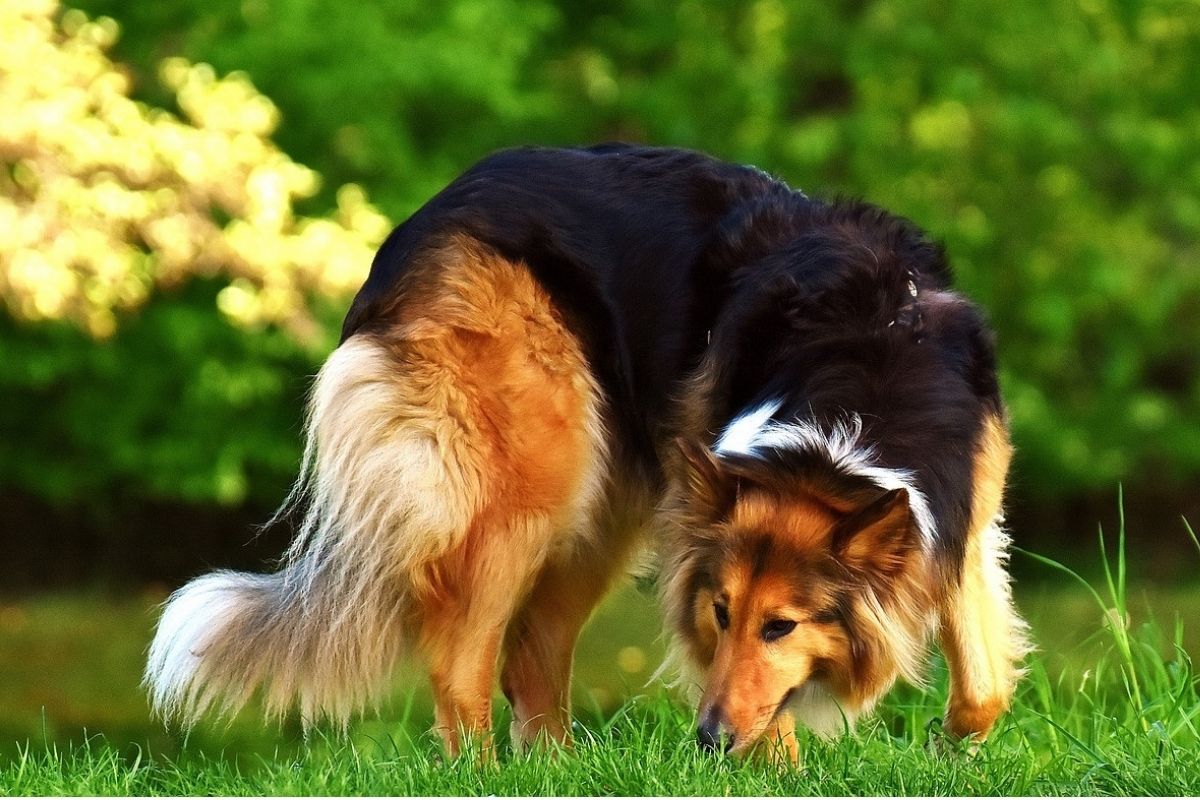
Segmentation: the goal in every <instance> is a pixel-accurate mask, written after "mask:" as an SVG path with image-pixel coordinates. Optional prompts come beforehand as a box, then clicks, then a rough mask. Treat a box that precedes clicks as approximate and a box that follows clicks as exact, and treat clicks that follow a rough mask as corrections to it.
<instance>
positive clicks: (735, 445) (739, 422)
mask: <svg viewBox="0 0 1200 800" xmlns="http://www.w3.org/2000/svg"><path fill="white" fill-rule="evenodd" d="M780 405H782V403H780V401H778V400H768V401H767V402H765V403H763V404H762V405H760V406H759V407H758V408H756V409H754V410H752V411H747V412H746V413H744V414H741V415H739V416H738V417H735V418H734V420H733V421H732V422H730V423H729V425H727V426H726V427H725V432H724V433H722V434H721V438H720V440H718V441H717V447H716V451H717V453H743V454H746V455H749V454H750V451H751V449H753V447H754V445H755V442H756V440H757V439H758V437H759V436H761V435H762V432H763V428H764V426H765V425H766V424H767V423H768V422H769V421H770V419H771V415H772V414H774V413H775V412H776V411H778V410H779V406H780Z"/></svg>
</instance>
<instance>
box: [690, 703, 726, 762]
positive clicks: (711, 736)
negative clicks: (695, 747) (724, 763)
mask: <svg viewBox="0 0 1200 800" xmlns="http://www.w3.org/2000/svg"><path fill="white" fill-rule="evenodd" d="M696 741H698V742H699V743H700V747H701V748H703V749H704V750H707V751H708V752H710V753H716V752H724V753H728V752H729V748H731V747H733V733H732V732H730V731H729V729H728V728H726V727H725V726H724V725H722V724H721V710H720V709H719V708H712V709H710V710H709V711H708V713H707V714H705V715H704V716H703V717H701V719H700V727H698V728H696Z"/></svg>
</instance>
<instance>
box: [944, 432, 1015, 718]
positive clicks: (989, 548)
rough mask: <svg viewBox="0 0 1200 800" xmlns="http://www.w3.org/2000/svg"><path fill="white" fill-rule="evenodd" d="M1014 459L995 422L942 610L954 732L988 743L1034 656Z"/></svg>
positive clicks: (979, 458) (980, 457)
mask: <svg viewBox="0 0 1200 800" xmlns="http://www.w3.org/2000/svg"><path fill="white" fill-rule="evenodd" d="M1011 457H1012V446H1011V445H1010V444H1009V440H1008V431H1007V429H1006V428H1005V425H1004V423H1003V422H1002V421H1001V420H1000V419H999V418H998V417H995V416H991V417H988V418H987V420H986V421H985V423H984V429H983V433H982V436H981V438H980V445H979V450H978V452H977V454H976V457H975V469H974V473H975V474H974V499H973V503H972V510H971V525H970V530H969V532H968V538H967V547H966V554H965V557H964V560H963V564H962V572H961V577H960V580H959V583H958V585H957V586H956V587H955V588H954V589H952V590H951V591H950V592H949V594H948V596H947V598H946V601H945V603H944V606H943V610H942V615H941V617H942V624H941V644H942V650H943V652H944V653H945V656H946V663H947V665H948V666H949V669H950V699H949V703H948V704H947V708H946V728H947V730H948V731H949V732H950V733H951V735H953V736H955V737H959V738H962V737H967V736H970V737H972V738H974V739H976V740H979V741H982V740H983V739H984V738H986V737H987V735H988V733H989V732H990V731H991V729H992V726H993V725H994V724H995V722H996V719H997V718H998V717H999V716H1000V714H1002V713H1003V712H1004V711H1006V710H1007V709H1008V707H1009V705H1010V704H1011V702H1012V695H1013V692H1014V690H1015V687H1016V683H1017V680H1018V679H1019V678H1020V676H1021V669H1020V667H1019V662H1020V660H1021V659H1022V658H1023V657H1024V656H1025V654H1026V653H1028V652H1029V649H1030V645H1029V640H1028V629H1027V626H1026V624H1025V622H1024V620H1022V619H1021V617H1020V616H1019V615H1018V613H1017V610H1016V608H1015V606H1014V605H1013V600H1012V589H1011V586H1010V582H1009V577H1008V573H1007V571H1006V569H1005V562H1006V561H1007V558H1008V553H1007V550H1008V543H1009V539H1008V535H1007V534H1006V533H1005V532H1004V530H1003V529H1002V528H1001V527H1000V522H999V519H998V517H999V514H1000V506H1001V502H1002V500H1003V494H1004V482H1005V478H1006V476H1007V473H1008V464H1009V461H1010V459H1011Z"/></svg>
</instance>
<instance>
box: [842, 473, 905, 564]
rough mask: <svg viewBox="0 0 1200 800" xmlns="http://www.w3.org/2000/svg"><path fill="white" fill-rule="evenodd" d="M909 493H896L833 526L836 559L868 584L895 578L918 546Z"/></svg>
mask: <svg viewBox="0 0 1200 800" xmlns="http://www.w3.org/2000/svg"><path fill="white" fill-rule="evenodd" d="M917 537H918V534H917V530H916V526H915V524H914V520H913V515H912V510H911V509H910V508H909V502H908V491H907V490H905V489H893V490H891V491H889V492H885V493H884V494H882V495H880V496H879V497H878V498H876V499H875V500H873V501H871V502H870V503H868V504H867V505H865V506H863V507H862V508H860V509H858V510H856V511H852V512H850V513H849V514H847V515H846V516H845V517H843V518H842V519H841V520H839V521H838V522H837V524H836V525H834V528H833V539H832V548H833V554H834V557H835V558H837V560H838V561H839V562H840V563H841V564H842V565H843V566H844V567H846V569H848V570H850V572H852V573H854V574H857V575H860V576H862V577H865V578H866V579H868V580H873V579H886V578H890V577H895V576H896V575H898V574H899V573H900V572H902V571H903V570H904V567H905V564H906V563H907V561H908V557H909V555H910V554H911V553H912V552H913V551H914V550H915V549H916V548H917V546H918V538H917Z"/></svg>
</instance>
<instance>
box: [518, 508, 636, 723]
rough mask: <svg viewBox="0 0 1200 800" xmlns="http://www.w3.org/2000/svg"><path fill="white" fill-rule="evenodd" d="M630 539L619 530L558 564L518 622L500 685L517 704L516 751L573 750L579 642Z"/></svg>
mask: <svg viewBox="0 0 1200 800" xmlns="http://www.w3.org/2000/svg"><path fill="white" fill-rule="evenodd" d="M631 534H632V532H631V531H627V530H622V531H613V532H612V534H611V536H610V537H608V538H606V539H604V540H602V541H596V542H588V543H586V544H583V545H580V546H579V547H578V548H577V549H576V550H574V551H572V552H569V553H566V554H564V555H562V556H560V557H558V558H555V559H554V560H552V561H551V562H550V563H549V564H547V566H546V568H545V569H544V570H543V571H542V573H541V574H540V575H539V576H538V578H537V582H536V583H535V584H534V587H533V591H532V592H531V593H530V595H529V598H528V599H527V600H526V601H525V603H524V605H523V606H522V608H521V611H520V614H519V615H518V616H517V617H516V618H515V619H514V620H513V624H512V626H511V627H510V628H509V631H508V636H507V639H506V642H505V663H504V670H503V672H502V674H501V679H500V683H501V687H502V688H503V690H504V695H505V697H507V698H508V701H509V702H510V703H511V704H512V709H513V724H512V739H513V742H514V744H516V745H518V746H523V745H528V744H532V743H534V742H535V741H537V740H538V739H539V738H544V739H548V740H553V741H557V742H560V743H563V744H569V743H570V739H571V736H570V730H571V663H572V659H573V654H574V651H575V641H576V639H577V638H578V637H579V632H580V630H582V628H583V626H584V623H586V622H587V619H588V617H589V616H590V615H591V613H592V610H593V609H594V608H595V607H596V605H597V603H599V602H600V600H601V598H603V597H604V594H605V593H606V592H607V590H608V588H609V586H610V584H611V583H612V579H613V576H614V575H615V574H616V573H617V572H618V571H619V569H620V567H621V566H622V565H623V564H624V563H625V556H626V554H627V553H628V550H629V545H630V542H631V540H632V538H633V537H632V535H631Z"/></svg>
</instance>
